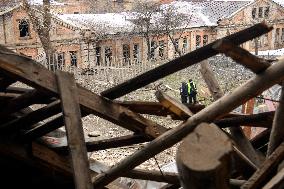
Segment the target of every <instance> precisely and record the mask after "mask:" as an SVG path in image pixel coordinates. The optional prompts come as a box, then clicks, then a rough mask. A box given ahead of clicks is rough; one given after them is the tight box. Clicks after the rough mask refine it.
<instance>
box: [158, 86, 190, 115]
mask: <svg viewBox="0 0 284 189" xmlns="http://www.w3.org/2000/svg"><path fill="white" fill-rule="evenodd" d="M155 95H156V97H157V99H158V100H159V102H160V103H161V104H162V106H164V107H165V108H166V109H167V110H169V111H170V112H172V113H173V114H175V115H176V116H178V117H180V118H181V119H185V118H188V117H189V116H192V115H193V113H192V112H191V111H190V110H189V109H188V108H187V107H186V106H185V105H183V104H181V103H179V102H178V101H177V100H175V99H174V98H172V97H170V96H168V95H166V94H165V93H163V92H161V91H157V92H156V93H155Z"/></svg>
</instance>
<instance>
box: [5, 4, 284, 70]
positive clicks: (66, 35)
mask: <svg viewBox="0 0 284 189" xmlns="http://www.w3.org/2000/svg"><path fill="white" fill-rule="evenodd" d="M73 1H74V0H73ZM167 2H168V1H167ZM65 3H67V2H65ZM68 3H72V0H69V1H68ZM171 3H177V4H179V5H181V7H182V8H183V9H184V8H186V7H187V6H188V9H193V10H194V11H193V14H194V15H193V18H194V19H193V21H192V23H191V24H190V25H189V26H188V27H187V28H186V29H184V30H183V31H182V34H181V37H179V38H177V40H176V43H177V44H178V47H179V49H180V51H181V52H182V53H187V52H190V51H192V50H195V49H196V48H199V47H201V46H203V45H206V44H208V43H210V42H212V41H214V40H216V39H218V38H221V37H223V36H226V35H228V34H231V33H234V32H237V31H239V30H241V29H244V28H246V27H249V26H251V25H253V24H255V23H258V22H261V21H263V20H265V21H266V22H268V23H269V24H272V25H273V26H274V29H273V31H271V32H270V33H268V34H267V35H265V36H262V37H260V38H259V40H258V43H257V46H258V50H268V49H279V48H283V47H284V7H283V6H284V5H283V4H281V0H255V1H242V2H240V1H217V2H208V1H202V2H195V1H194V2H182V3H183V4H180V3H181V2H171ZM282 3H283V2H282ZM69 5H70V4H69ZM82 5H83V4H82ZM52 6H53V10H54V11H55V10H56V9H55V8H54V7H56V8H58V7H62V6H64V5H62V2H59V3H58V4H53V5H52ZM66 7H67V8H66V10H64V12H67V13H68V11H69V13H72V14H53V15H52V26H51V32H50V35H51V41H52V45H53V47H54V48H55V50H56V59H57V61H59V62H60V63H62V64H66V65H75V66H80V67H86V66H89V65H94V66H96V65H109V64H115V63H118V62H121V63H124V64H126V63H129V62H133V61H135V62H141V61H146V59H147V56H148V55H147V45H146V40H145V39H144V38H143V37H142V36H141V35H140V34H139V33H137V32H133V31H134V30H133V27H134V26H133V23H132V22H131V21H130V20H129V19H128V14H127V13H107V14H74V10H79V9H76V8H74V9H73V8H72V6H66ZM68 7H69V10H67V9H68ZM70 7H71V8H70ZM81 9H82V10H81V11H82V12H85V11H88V10H87V8H86V9H85V8H84V6H82V7H81ZM177 9H178V8H177ZM186 10H187V9H186ZM79 13H80V12H79ZM37 14H38V15H40V12H38V13H37ZM0 32H1V33H2V35H1V36H0V43H1V44H4V45H5V46H7V47H8V48H10V49H12V50H14V51H16V52H19V53H22V54H24V55H26V56H29V57H31V58H33V59H36V60H39V59H40V58H41V57H42V54H43V48H42V46H41V42H40V40H39V37H38V36H37V33H36V32H35V31H34V29H33V26H32V24H31V22H30V20H29V17H28V15H27V13H26V12H25V10H23V8H22V7H21V6H20V5H16V6H13V7H6V8H5V9H2V10H0ZM176 35H177V36H180V33H179V31H178V30H177V31H176ZM255 45H256V43H255V41H250V42H247V43H245V44H243V46H244V48H246V49H248V50H249V51H254V49H255ZM151 46H153V49H152V48H151V54H150V56H151V57H150V58H151V59H153V60H159V59H172V58H174V57H175V56H177V54H176V52H175V50H174V47H173V44H172V43H171V41H170V39H169V37H168V36H165V35H163V34H161V35H160V36H158V37H157V36H155V37H153V38H152V39H151ZM74 60H75V61H74Z"/></svg>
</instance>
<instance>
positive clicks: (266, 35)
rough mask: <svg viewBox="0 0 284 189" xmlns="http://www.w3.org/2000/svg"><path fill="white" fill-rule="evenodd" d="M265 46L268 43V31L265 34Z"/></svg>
mask: <svg viewBox="0 0 284 189" xmlns="http://www.w3.org/2000/svg"><path fill="white" fill-rule="evenodd" d="M263 43H264V46H267V45H268V33H266V34H265V35H264V42H263Z"/></svg>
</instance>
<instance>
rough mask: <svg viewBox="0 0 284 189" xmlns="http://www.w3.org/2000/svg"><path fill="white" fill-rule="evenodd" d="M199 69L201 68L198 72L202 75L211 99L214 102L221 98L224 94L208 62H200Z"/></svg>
mask: <svg viewBox="0 0 284 189" xmlns="http://www.w3.org/2000/svg"><path fill="white" fill-rule="evenodd" d="M200 67H201V69H200V72H201V74H202V77H203V79H204V81H205V83H206V84H207V86H208V89H209V91H210V93H211V95H212V96H213V98H214V99H215V100H217V99H219V98H221V97H222V96H223V95H224V93H223V91H222V89H221V87H220V86H219V84H218V81H217V79H216V77H215V75H214V73H213V71H212V70H211V68H210V65H209V63H208V60H204V61H202V62H201V64H200Z"/></svg>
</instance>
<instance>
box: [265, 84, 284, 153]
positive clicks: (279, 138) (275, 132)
mask: <svg viewBox="0 0 284 189" xmlns="http://www.w3.org/2000/svg"><path fill="white" fill-rule="evenodd" d="M283 87H284V83H283V84H282V91H281V96H280V99H279V101H280V102H282V103H279V105H278V107H277V110H276V112H275V116H274V120H273V124H272V129H271V133H270V137H269V143H268V149H267V156H269V155H270V154H272V152H273V151H274V150H275V149H276V148H277V147H278V146H279V145H280V144H281V143H282V142H283V141H284V129H283V125H284V116H283V115H284V104H283V102H284V89H283Z"/></svg>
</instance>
